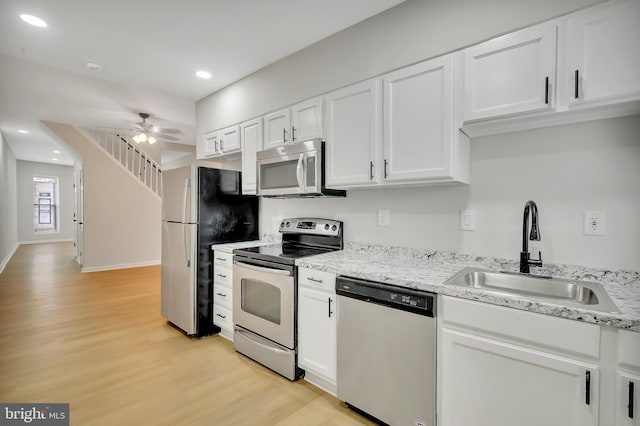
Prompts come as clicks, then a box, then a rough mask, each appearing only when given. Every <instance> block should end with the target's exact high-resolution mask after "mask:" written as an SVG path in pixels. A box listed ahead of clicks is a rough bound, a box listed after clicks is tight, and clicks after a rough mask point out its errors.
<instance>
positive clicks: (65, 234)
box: [17, 160, 74, 243]
mask: <svg viewBox="0 0 640 426" xmlns="http://www.w3.org/2000/svg"><path fill="white" fill-rule="evenodd" d="M17 176H18V177H17V198H18V240H19V241H20V243H34V242H46V241H73V211H74V199H73V197H74V192H73V166H58V165H55V164H45V163H35V162H32V161H22V160H19V161H18V164H17ZM34 176H46V177H57V178H58V201H59V205H58V217H59V222H58V226H59V227H58V232H55V233H36V232H34V230H33V177H34Z"/></svg>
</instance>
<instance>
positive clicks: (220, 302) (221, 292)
mask: <svg viewBox="0 0 640 426" xmlns="http://www.w3.org/2000/svg"><path fill="white" fill-rule="evenodd" d="M232 286H233V255H232V254H230V253H224V252H221V251H214V252H213V323H214V324H215V325H217V326H218V327H220V335H221V336H223V337H226V338H227V339H229V340H233V287H232Z"/></svg>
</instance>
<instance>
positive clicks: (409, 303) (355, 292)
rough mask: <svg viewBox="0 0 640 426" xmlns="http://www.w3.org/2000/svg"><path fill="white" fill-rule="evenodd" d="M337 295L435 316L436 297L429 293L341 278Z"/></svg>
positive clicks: (338, 280)
mask: <svg viewBox="0 0 640 426" xmlns="http://www.w3.org/2000/svg"><path fill="white" fill-rule="evenodd" d="M336 293H337V294H338V295H342V296H347V297H352V298H354V299H359V300H362V301H365V302H370V303H378V304H382V305H386V306H389V307H393V308H397V309H402V310H406V311H410V312H415V313H418V314H421V315H427V316H430V317H433V316H435V311H434V310H435V308H434V300H435V295H434V294H433V293H429V292H424V291H419V290H413V289H409V288H403V287H397V286H393V285H389V284H383V283H379V282H374V281H367V280H361V279H357V278H350V277H343V276H341V277H338V278H337V280H336Z"/></svg>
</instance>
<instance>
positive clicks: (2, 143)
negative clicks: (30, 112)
mask: <svg viewBox="0 0 640 426" xmlns="http://www.w3.org/2000/svg"><path fill="white" fill-rule="evenodd" d="M16 204H17V201H16V157H15V156H14V155H13V151H11V148H10V147H9V144H8V143H7V141H6V140H5V139H4V135H3V134H2V132H1V131H0V272H2V271H3V270H4V267H5V266H6V264H7V262H8V261H9V259H10V258H11V256H12V255H13V253H14V252H15V250H16V248H17V247H18V232H17V229H18V217H17V209H16Z"/></svg>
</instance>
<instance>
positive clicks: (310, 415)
mask: <svg viewBox="0 0 640 426" xmlns="http://www.w3.org/2000/svg"><path fill="white" fill-rule="evenodd" d="M72 250H73V247H72V244H71V243H52V244H34V245H23V246H20V247H19V249H18V250H17V252H16V253H15V255H14V256H13V258H12V259H11V261H10V262H9V264H8V265H7V267H6V268H5V270H4V272H3V273H2V274H0V324H1V329H0V402H38V403H52V402H68V403H70V419H71V424H72V425H93V424H95V425H309V426H311V425H362V424H372V423H370V422H369V421H367V420H366V419H364V418H363V417H361V416H359V415H358V414H356V413H354V412H352V411H351V410H349V409H348V408H346V406H345V405H344V404H343V403H341V402H340V401H339V400H338V399H336V398H334V397H333V396H331V395H329V394H327V393H325V392H323V391H322V390H319V389H318V388H316V387H314V386H312V385H310V384H309V383H307V382H305V381H304V380H299V381H297V382H290V381H288V380H286V379H284V378H282V377H280V376H278V375H277V374H275V373H273V372H271V371H270V370H268V369H266V368H264V367H262V366H261V365H259V364H257V363H255V362H253V361H252V360H250V359H248V358H246V357H244V356H242V355H240V354H239V353H237V352H235V350H234V348H233V344H232V343H230V342H229V341H227V340H225V339H224V338H222V337H220V336H211V337H207V338H204V339H190V338H188V337H186V336H184V335H183V334H182V333H180V332H179V331H178V330H176V329H174V328H173V327H171V326H170V325H168V324H167V323H166V321H165V320H164V319H163V318H162V317H161V316H160V267H159V266H152V267H144V268H133V269H123V270H115V271H106V272H93V273H84V274H83V273H81V272H80V267H79V266H78V264H77V263H76V262H75V260H73V258H72V255H73V254H72Z"/></svg>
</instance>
